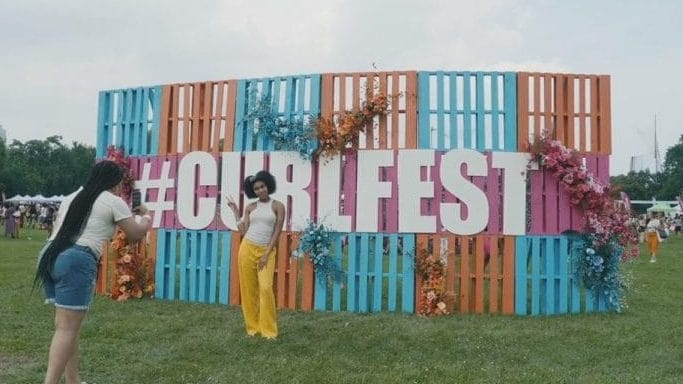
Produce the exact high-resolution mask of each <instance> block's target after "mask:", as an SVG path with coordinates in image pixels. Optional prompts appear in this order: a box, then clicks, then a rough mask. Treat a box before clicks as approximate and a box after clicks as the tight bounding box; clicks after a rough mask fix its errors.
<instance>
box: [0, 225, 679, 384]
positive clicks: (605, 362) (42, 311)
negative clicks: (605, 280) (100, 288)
mask: <svg viewBox="0 0 683 384" xmlns="http://www.w3.org/2000/svg"><path fill="white" fill-rule="evenodd" d="M0 229H2V228H0ZM0 233H1V232H0ZM26 235H29V236H31V237H32V238H33V240H30V241H29V240H26ZM44 238H45V234H44V232H42V233H39V232H37V231H32V232H29V233H28V234H24V235H22V239H20V240H9V239H6V238H4V237H3V236H0V260H2V267H1V268H0V292H3V293H2V294H1V295H0V308H2V310H0V335H2V342H0V383H3V384H17V383H38V382H41V381H42V378H43V375H44V373H45V368H46V362H47V351H48V345H49V343H50V338H51V336H52V332H53V329H54V328H53V325H52V321H53V319H52V317H53V311H52V309H51V308H50V307H49V306H46V305H43V304H42V294H41V293H39V292H34V293H33V294H31V291H30V290H31V281H32V276H33V272H34V267H35V257H36V254H37V253H38V250H39V248H40V246H41V245H42V244H43V240H44ZM682 253H683V236H681V237H679V238H676V237H675V236H674V237H672V238H670V239H669V240H668V241H667V242H666V243H664V244H663V245H662V247H661V251H660V253H659V255H658V258H657V263H654V264H651V263H649V262H648V258H649V256H647V252H645V248H643V252H641V254H642V255H643V256H642V257H641V258H640V259H638V260H635V261H634V262H632V263H628V264H627V265H625V268H626V269H627V271H628V272H630V273H632V274H633V276H634V289H633V294H632V295H630V296H629V299H630V302H629V307H628V309H627V310H626V311H625V312H624V313H623V314H594V315H572V316H550V317H545V316H536V317H518V316H491V315H452V316H441V317H438V318H423V317H418V316H415V315H400V314H379V315H377V314H372V315H359V314H349V313H330V312H312V313H302V312H292V311H279V312H278V321H279V328H280V337H279V340H277V341H275V342H270V341H266V340H263V339H261V338H248V337H246V336H245V335H244V327H243V324H242V316H241V313H240V311H239V309H238V308H235V307H227V306H224V305H208V304H191V303H185V302H171V301H156V300H140V301H137V300H136V301H127V302H116V301H112V300H110V299H108V298H105V297H97V298H96V299H95V302H94V304H93V308H92V309H91V311H90V313H89V314H88V316H87V317H86V320H85V323H84V325H83V331H82V333H81V373H82V376H83V380H85V381H87V382H94V383H145V384H154V383H164V384H175V383H203V384H204V383H315V384H318V383H615V384H616V383H672V384H673V383H680V378H681V377H683V364H681V361H683V352H682V351H683V337H681V331H680V329H681V327H680V325H681V318H683V306H681V305H680V304H681V302H683V279H681V278H680V276H681V275H683V263H681V262H680V255H681V254H682Z"/></svg>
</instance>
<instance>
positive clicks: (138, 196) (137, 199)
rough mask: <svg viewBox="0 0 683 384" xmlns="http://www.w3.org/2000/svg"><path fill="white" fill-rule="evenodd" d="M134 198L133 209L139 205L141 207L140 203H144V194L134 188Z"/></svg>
mask: <svg viewBox="0 0 683 384" xmlns="http://www.w3.org/2000/svg"><path fill="white" fill-rule="evenodd" d="M132 198H133V202H132V204H131V205H132V206H133V211H135V210H137V208H138V207H140V205H142V194H141V193H140V190H139V189H134V190H133V193H132Z"/></svg>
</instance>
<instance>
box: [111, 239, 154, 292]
mask: <svg viewBox="0 0 683 384" xmlns="http://www.w3.org/2000/svg"><path fill="white" fill-rule="evenodd" d="M142 247H144V243H135V244H129V243H128V242H127V240H126V234H125V233H124V232H123V231H121V230H120V229H119V230H118V231H117V232H116V235H115V236H114V239H113V240H112V242H111V249H112V250H113V251H114V254H115V255H116V269H115V274H114V278H115V285H114V287H112V293H111V297H112V299H115V300H118V301H124V300H128V299H129V298H131V297H134V298H137V299H140V298H142V297H143V296H145V295H147V296H149V297H151V296H152V295H153V294H154V258H147V259H144V260H143V258H142V256H141V253H142V252H140V251H141V249H140V248H142Z"/></svg>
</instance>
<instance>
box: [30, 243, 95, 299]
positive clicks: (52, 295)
mask: <svg viewBox="0 0 683 384" xmlns="http://www.w3.org/2000/svg"><path fill="white" fill-rule="evenodd" d="M96 280H97V259H96V258H95V254H94V253H93V251H92V250H91V249H90V248H88V247H84V246H81V245H72V246H71V247H69V248H67V249H65V250H64V251H62V253H60V254H59V256H57V260H55V265H54V267H53V268H52V272H51V273H50V277H49V278H46V279H44V280H43V288H44V289H45V296H46V298H47V300H46V301H47V302H49V303H53V304H54V305H55V307H59V308H64V309H70V310H74V311H86V310H88V307H89V306H90V302H91V301H92V296H93V292H94V289H95V281H96Z"/></svg>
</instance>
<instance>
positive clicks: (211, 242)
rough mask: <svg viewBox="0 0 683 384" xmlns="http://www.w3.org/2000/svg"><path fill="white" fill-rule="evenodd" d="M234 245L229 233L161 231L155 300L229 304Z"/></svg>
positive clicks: (158, 241) (158, 235)
mask: <svg viewBox="0 0 683 384" xmlns="http://www.w3.org/2000/svg"><path fill="white" fill-rule="evenodd" d="M230 245H231V233H230V232H227V231H190V230H164V229H159V230H158V232H157V261H156V274H155V283H156V291H155V297H156V298H157V299H168V300H176V299H178V300H181V301H191V302H200V303H216V302H218V303H220V304H228V298H229V297H230V292H229V289H230V257H231V254H230V249H231V248H230Z"/></svg>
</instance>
